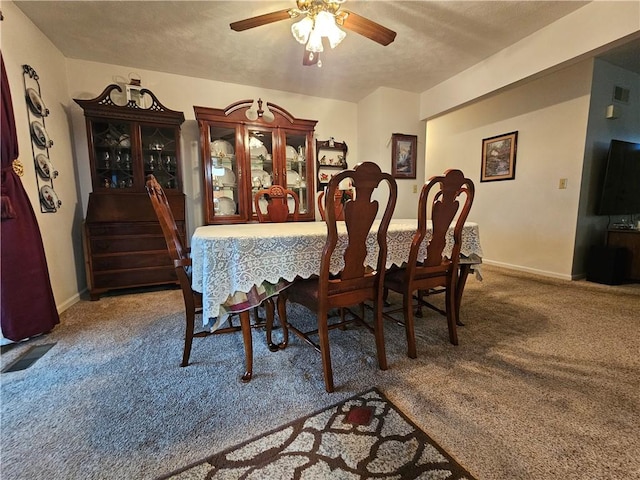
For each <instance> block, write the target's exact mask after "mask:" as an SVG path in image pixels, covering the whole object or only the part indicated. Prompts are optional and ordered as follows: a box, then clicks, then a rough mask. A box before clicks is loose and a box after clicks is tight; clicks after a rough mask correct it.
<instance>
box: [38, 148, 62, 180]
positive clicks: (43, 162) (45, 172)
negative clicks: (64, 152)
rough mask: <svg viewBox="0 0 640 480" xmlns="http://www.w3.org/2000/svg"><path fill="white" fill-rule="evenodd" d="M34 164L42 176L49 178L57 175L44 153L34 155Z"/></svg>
mask: <svg viewBox="0 0 640 480" xmlns="http://www.w3.org/2000/svg"><path fill="white" fill-rule="evenodd" d="M36 166H37V170H38V173H39V174H40V176H41V177H42V178H46V179H51V178H56V177H57V176H58V172H57V171H55V170H54V169H53V165H51V161H50V160H49V159H48V158H47V156H46V155H45V154H44V153H39V154H38V155H36Z"/></svg>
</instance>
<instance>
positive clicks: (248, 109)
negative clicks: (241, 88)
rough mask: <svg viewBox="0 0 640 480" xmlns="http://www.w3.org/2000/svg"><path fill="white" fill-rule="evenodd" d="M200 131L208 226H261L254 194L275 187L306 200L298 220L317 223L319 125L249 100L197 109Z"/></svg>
mask: <svg viewBox="0 0 640 480" xmlns="http://www.w3.org/2000/svg"><path fill="white" fill-rule="evenodd" d="M193 108H194V111H195V116H196V119H197V120H198V126H199V128H200V149H201V157H202V165H203V175H204V217H205V218H204V221H205V223H207V224H227V223H247V222H251V221H257V216H256V214H255V211H254V202H253V196H254V194H255V193H256V192H257V191H258V190H260V189H262V188H266V187H268V186H269V185H272V184H276V185H282V186H284V187H287V188H289V189H291V190H293V191H295V192H296V193H297V194H298V197H299V199H300V207H299V216H298V220H300V221H303V220H314V218H315V204H314V175H313V170H314V151H313V133H314V128H315V125H316V123H317V121H315V120H301V119H297V118H294V117H293V116H292V115H291V114H290V113H289V112H287V111H286V110H285V109H283V108H282V107H279V106H278V105H275V104H272V103H267V104H266V108H265V110H263V109H262V100H258V101H257V102H253V101H252V100H243V101H240V102H236V103H234V104H232V105H229V106H228V107H226V108H224V109H218V108H207V107H198V106H194V107H193Z"/></svg>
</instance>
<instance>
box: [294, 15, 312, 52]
mask: <svg viewBox="0 0 640 480" xmlns="http://www.w3.org/2000/svg"><path fill="white" fill-rule="evenodd" d="M312 30H313V19H311V17H308V16H306V17H304V18H303V19H302V20H300V21H299V22H296V23H294V24H293V25H291V33H292V34H293V38H295V39H296V40H297V41H298V43H301V44H303V45H304V44H305V43H307V42H308V41H309V35H310V34H311V31H312Z"/></svg>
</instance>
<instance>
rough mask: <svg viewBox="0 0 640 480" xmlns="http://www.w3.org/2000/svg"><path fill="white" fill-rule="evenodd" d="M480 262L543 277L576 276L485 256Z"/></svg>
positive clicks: (570, 277) (561, 278)
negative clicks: (499, 260) (490, 258)
mask: <svg viewBox="0 0 640 480" xmlns="http://www.w3.org/2000/svg"><path fill="white" fill-rule="evenodd" d="M482 263H483V264H484V265H494V266H496V267H501V268H506V269H508V270H515V271H518V272H524V273H533V274H535V275H542V276H543V277H550V278H557V279H559V280H576V278H573V276H572V275H566V274H563V273H557V272H549V271H547V270H539V269H537V268H528V267H523V266H521V265H512V264H510V263H504V262H496V261H494V260H487V259H485V258H483V259H482ZM582 276H583V277H584V275H582Z"/></svg>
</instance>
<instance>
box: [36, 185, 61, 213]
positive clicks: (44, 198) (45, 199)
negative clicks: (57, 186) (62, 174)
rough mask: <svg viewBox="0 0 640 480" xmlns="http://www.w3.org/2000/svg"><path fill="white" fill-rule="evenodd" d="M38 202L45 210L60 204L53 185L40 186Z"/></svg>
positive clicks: (53, 208)
mask: <svg viewBox="0 0 640 480" xmlns="http://www.w3.org/2000/svg"><path fill="white" fill-rule="evenodd" d="M40 202H41V203H42V205H43V206H44V207H45V208H46V209H47V210H56V209H57V208H58V207H59V206H60V205H62V202H61V201H60V200H59V199H58V195H57V194H56V192H55V191H54V190H53V187H50V186H49V185H44V186H42V187H41V188H40Z"/></svg>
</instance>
